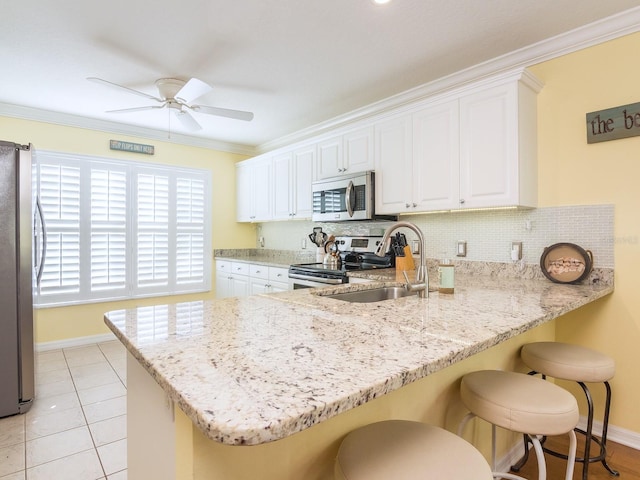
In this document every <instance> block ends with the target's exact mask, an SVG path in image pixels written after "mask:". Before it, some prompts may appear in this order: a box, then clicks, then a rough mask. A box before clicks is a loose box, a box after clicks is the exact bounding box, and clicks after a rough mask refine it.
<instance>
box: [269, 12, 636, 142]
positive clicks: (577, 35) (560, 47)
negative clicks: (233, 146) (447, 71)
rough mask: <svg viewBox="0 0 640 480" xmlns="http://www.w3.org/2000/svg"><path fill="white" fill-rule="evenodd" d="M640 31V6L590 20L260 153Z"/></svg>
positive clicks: (287, 138)
mask: <svg viewBox="0 0 640 480" xmlns="http://www.w3.org/2000/svg"><path fill="white" fill-rule="evenodd" d="M638 31H640V7H636V8H632V9H630V10H626V11H624V12H622V13H619V14H617V15H613V16H611V17H608V18H605V19H602V20H599V21H597V22H593V23H590V24H588V25H585V26H583V27H580V28H576V29H575V30H571V31H569V32H566V33H563V34H561V35H557V36H555V37H552V38H549V39H547V40H543V41H541V42H538V43H534V44H533V45H529V46H527V47H524V48H521V49H519V50H515V51H513V52H510V53H507V54H505V55H502V56H500V57H496V58H493V59H491V60H488V61H486V62H483V63H480V64H478V65H475V66H473V67H469V68H466V69H464V70H460V71H459V72H456V73H453V74H451V75H448V76H445V77H442V78H439V79H437V80H434V81H432V82H429V83H425V84H423V85H420V86H418V87H415V88H413V89H410V90H407V91H405V92H402V93H399V94H398V95H394V96H392V97H388V98H386V99H383V100H381V101H379V102H376V103H372V104H370V105H367V106H365V107H363V108H360V109H357V110H353V111H351V112H349V113H346V114H344V115H341V116H338V117H334V118H332V119H330V120H327V121H326V122H322V123H319V124H316V125H313V126H311V127H309V128H306V129H303V130H299V131H297V132H294V133H292V134H290V135H286V136H284V137H281V138H278V139H275V140H272V141H269V142H266V143H263V144H262V145H258V147H257V150H258V152H259V153H264V152H268V151H271V150H274V149H276V148H279V147H283V146H286V145H290V144H292V143H296V142H298V141H301V140H304V139H308V138H310V137H312V136H314V135H319V134H321V133H326V132H328V131H331V130H334V129H336V128H339V127H345V126H347V125H349V124H351V123H355V122H356V121H360V120H364V119H366V118H370V117H372V116H374V115H377V114H380V113H384V112H386V111H389V110H391V109H394V108H397V107H400V106H402V105H406V104H408V103H412V102H415V101H419V100H423V99H425V98H427V97H429V96H432V95H435V94H439V93H443V92H445V91H447V90H449V89H452V88H457V87H460V86H462V85H465V84H468V83H471V82H477V81H480V80H482V79H486V78H487V77H489V76H493V75H496V74H499V73H501V72H505V71H507V70H513V69H515V68H526V67H529V66H532V65H535V64H537V63H541V62H544V61H547V60H551V59H553V58H557V57H560V56H562V55H566V54H568V53H572V52H576V51H578V50H583V49H585V48H588V47H592V46H594V45H598V44H600V43H603V42H606V41H609V40H613V39H615V38H619V37H622V36H624V35H629V34H631V33H635V32H638Z"/></svg>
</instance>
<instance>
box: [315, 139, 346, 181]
mask: <svg viewBox="0 0 640 480" xmlns="http://www.w3.org/2000/svg"><path fill="white" fill-rule="evenodd" d="M343 172H344V168H343V165H342V135H339V136H337V137H333V138H329V139H327V140H324V141H322V142H320V143H318V178H330V177H337V176H339V175H342V173H343Z"/></svg>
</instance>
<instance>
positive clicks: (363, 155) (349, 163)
mask: <svg viewBox="0 0 640 480" xmlns="http://www.w3.org/2000/svg"><path fill="white" fill-rule="evenodd" d="M343 147H344V159H343V168H344V169H345V172H346V173H358V172H366V171H367V170H372V169H373V165H374V155H373V148H374V142H373V126H368V127H365V128H360V129H358V130H353V131H351V132H347V133H345V134H344V136H343Z"/></svg>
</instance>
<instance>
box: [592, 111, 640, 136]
mask: <svg viewBox="0 0 640 480" xmlns="http://www.w3.org/2000/svg"><path fill="white" fill-rule="evenodd" d="M637 135H640V103H630V104H629V105H622V106H620V107H613V108H607V109H606V110H599V111H597V112H591V113H587V143H598V142H607V141H609V140H618V139H619V138H627V137H635V136H637Z"/></svg>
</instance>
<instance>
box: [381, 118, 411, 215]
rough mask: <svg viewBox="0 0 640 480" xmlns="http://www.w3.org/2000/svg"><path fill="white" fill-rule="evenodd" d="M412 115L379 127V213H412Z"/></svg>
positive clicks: (392, 120)
mask: <svg viewBox="0 0 640 480" xmlns="http://www.w3.org/2000/svg"><path fill="white" fill-rule="evenodd" d="M411 137H412V132H411V115H402V116H399V117H396V118H394V119H391V120H388V121H386V122H384V123H380V124H378V125H376V127H375V167H376V213H378V214H396V213H404V212H407V211H411V210H412V209H413V208H414V207H413V206H412V193H411V189H412V178H411V177H412V174H411V158H412V147H411Z"/></svg>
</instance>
